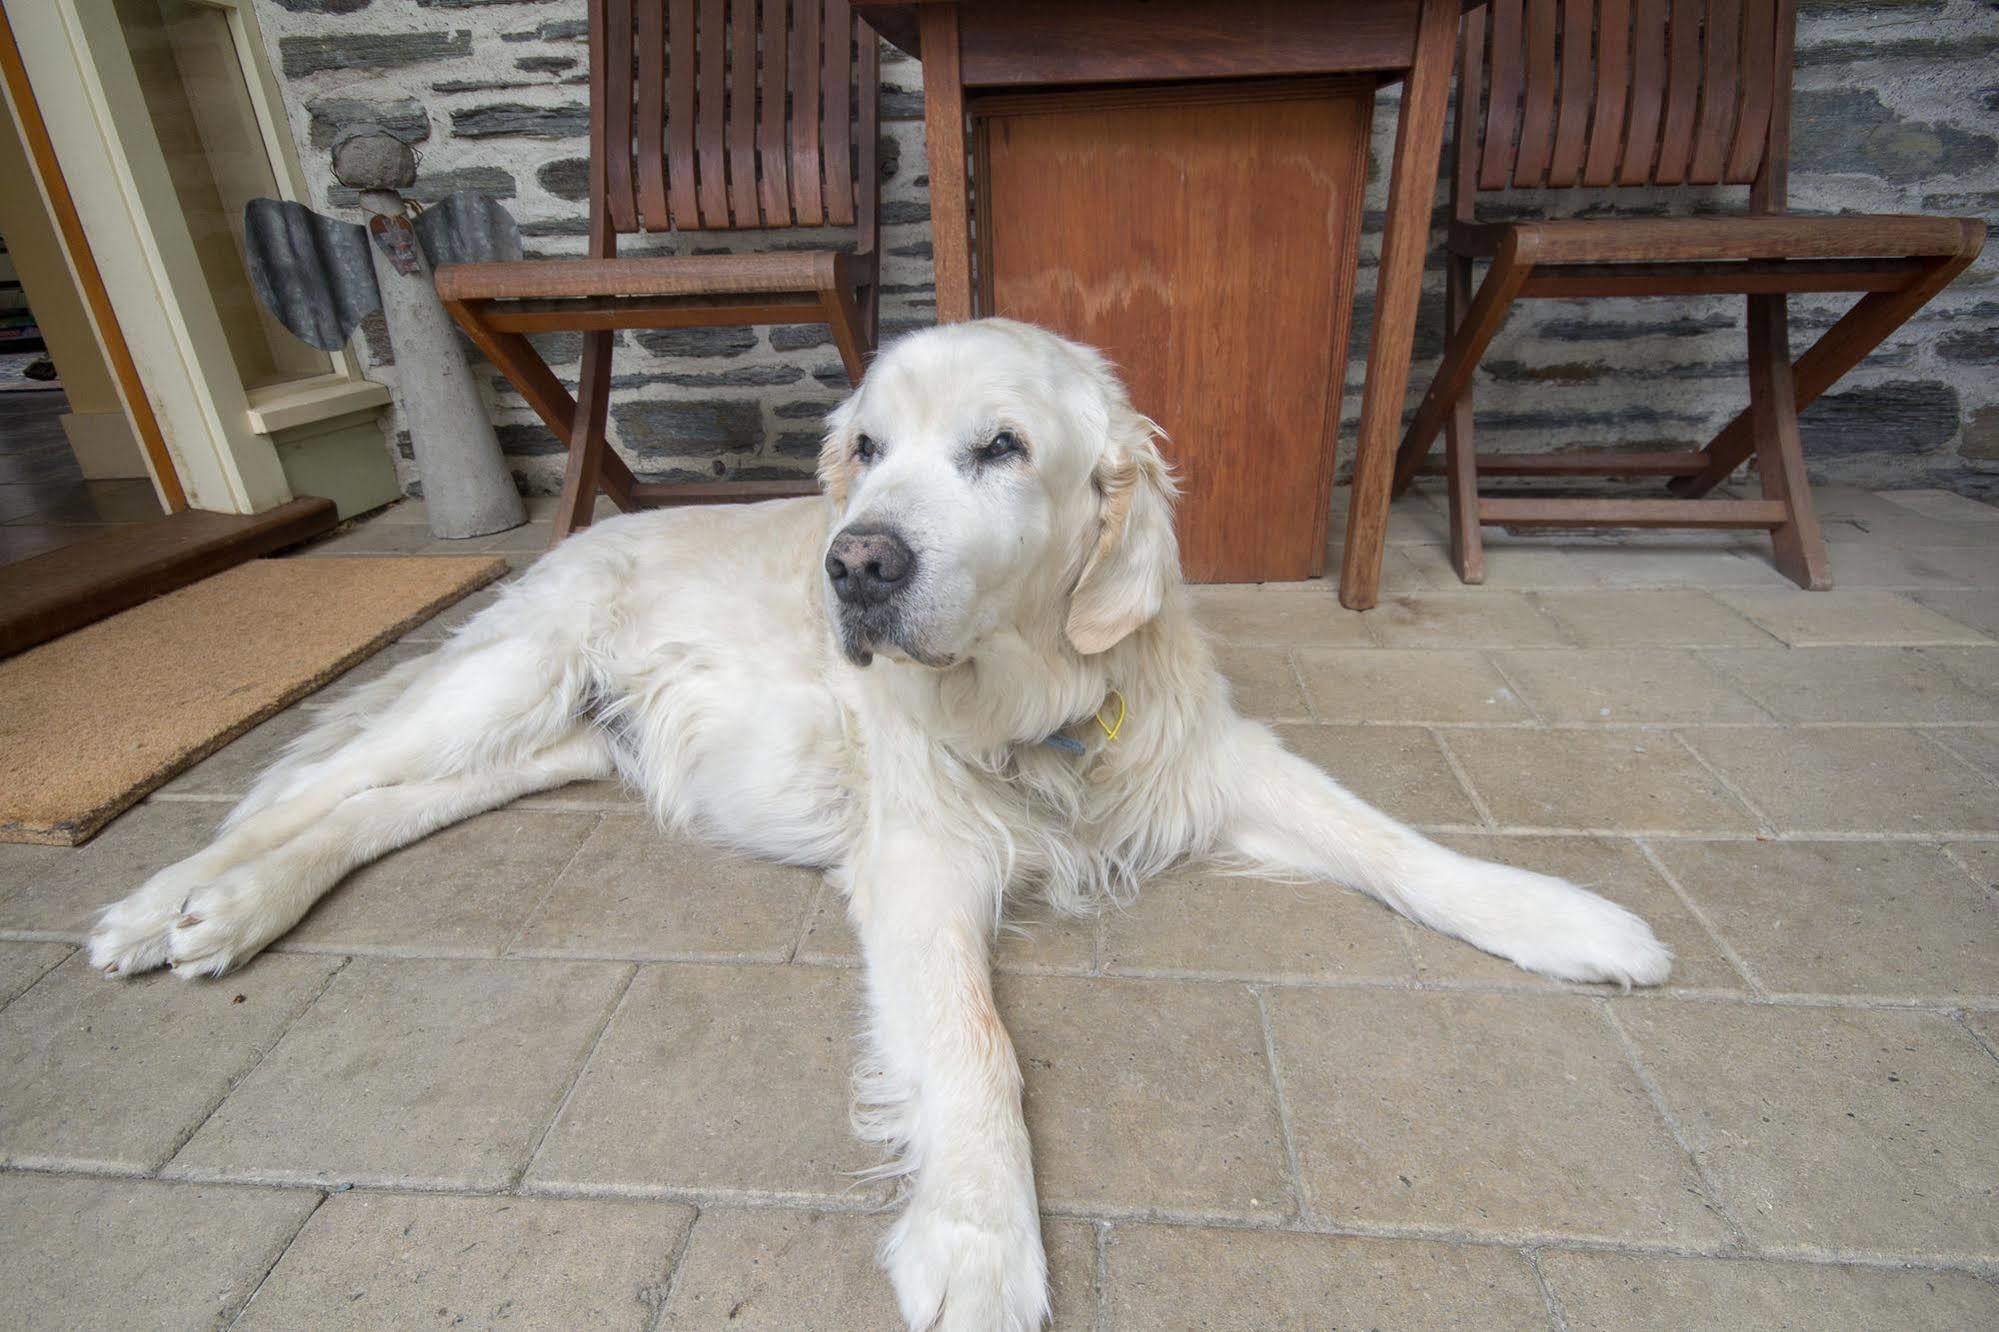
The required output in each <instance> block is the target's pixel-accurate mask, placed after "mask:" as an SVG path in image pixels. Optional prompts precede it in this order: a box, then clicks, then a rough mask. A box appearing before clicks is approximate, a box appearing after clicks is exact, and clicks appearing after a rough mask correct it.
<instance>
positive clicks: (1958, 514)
mask: <svg viewBox="0 0 1999 1332" xmlns="http://www.w3.org/2000/svg"><path fill="white" fill-rule="evenodd" d="M1880 498H1881V499H1883V500H1885V501H1887V502H1888V503H1890V504H1893V505H1895V506H1896V507H1898V508H1903V509H1908V510H1910V511H1911V512H1913V513H1916V514H1918V515H1920V516H1922V517H1924V518H1934V519H1936V520H1937V521H1939V522H1950V523H1999V508H1995V507H1994V506H1992V505H1990V504H1986V503H1984V502H1983V501H1980V500H1975V499H1973V498H1971V496H1969V495H1960V494H1958V493H1957V492H1956V491H1953V490H1936V489H1920V490H1884V491H1881V492H1880Z"/></svg>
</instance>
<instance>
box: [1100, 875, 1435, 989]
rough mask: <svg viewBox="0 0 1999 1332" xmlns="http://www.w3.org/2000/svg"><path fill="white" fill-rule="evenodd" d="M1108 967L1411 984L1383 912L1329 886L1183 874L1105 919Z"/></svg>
mask: <svg viewBox="0 0 1999 1332" xmlns="http://www.w3.org/2000/svg"><path fill="white" fill-rule="evenodd" d="M1104 970H1105V971H1113V972H1123V973H1126V974H1130V975H1159V976H1203V977H1233V978H1237V979H1243V980H1277V979H1290V980H1327V979H1341V980H1355V979H1363V978H1366V979H1382V980H1394V981H1406V980H1409V979H1410V978H1411V972H1410V967H1409V954H1408V952H1407V951H1406V950H1405V949H1404V948H1403V946H1402V941H1401V939H1400V937H1399V936H1398V933H1397V930H1396V927H1395V917H1394V915H1393V913H1391V912H1390V911H1389V910H1388V909H1387V908H1386V907H1383V906H1382V905H1381V904H1380V903H1378V902H1375V901H1372V900H1371V899H1369V898H1366V897H1363V896H1361V895H1360V894H1359V893H1357V892H1353V891H1350V890H1349V889H1346V888H1342V887H1340V886H1339V885H1338V884H1331V883H1272V882H1270V881H1268V880H1264V879H1250V878H1240V877H1236V876H1233V875H1228V874H1223V873H1220V872H1218V871H1205V870H1200V869H1185V870H1180V871H1178V872H1176V873H1173V874H1169V875H1167V876H1165V877H1163V878H1160V879H1155V880H1153V881H1152V882H1150V883H1148V884H1146V885H1145V886H1144V888H1143V889H1141V890H1140V892H1139V894H1138V899H1137V900H1136V901H1135V902H1133V903H1131V904H1130V905H1129V906H1125V907H1113V908H1111V909H1110V910H1108V911H1107V912H1106V913H1105V916H1104Z"/></svg>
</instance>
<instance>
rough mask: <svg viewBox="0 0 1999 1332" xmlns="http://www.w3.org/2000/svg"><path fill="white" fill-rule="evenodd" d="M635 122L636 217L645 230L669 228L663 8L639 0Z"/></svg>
mask: <svg viewBox="0 0 1999 1332" xmlns="http://www.w3.org/2000/svg"><path fill="white" fill-rule="evenodd" d="M638 41H639V81H638V104H637V110H635V111H634V112H633V116H634V118H635V119H636V120H637V121H638V125H637V129H638V157H639V214H640V216H642V217H644V218H645V224H646V227H647V229H649V230H652V231H665V230H666V229H667V228H668V227H669V226H671V225H672V216H671V214H670V213H668V211H667V207H666V4H665V0H640V5H639V37H638Z"/></svg>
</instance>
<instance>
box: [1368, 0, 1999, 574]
mask: <svg viewBox="0 0 1999 1332" xmlns="http://www.w3.org/2000/svg"><path fill="white" fill-rule="evenodd" d="M1794 5H1795V0H1490V2H1489V3H1488V4H1485V5H1481V6H1478V7H1477V8H1474V9H1472V10H1471V11H1469V12H1468V13H1467V14H1466V15H1465V17H1464V19H1463V21H1462V23H1461V25H1460V30H1459V31H1460V36H1461V39H1462V48H1461V51H1460V57H1459V85H1458V103H1457V131H1456V134H1455V142H1454V144H1453V145H1452V155H1453V159H1454V160H1453V165H1452V168H1451V219H1452V220H1451V225H1450V233H1449V240H1448V242H1447V249H1448V259H1447V265H1448V266H1447V271H1446V287H1445V297H1446V301H1445V304H1446V313H1445V317H1446V321H1447V324H1448V328H1449V331H1450V339H1449V343H1448V346H1447V347H1446V349H1445V352H1444V358H1443V363H1442V364H1441V365H1440V366H1439V367H1438V370H1437V376H1436V379H1435V380H1434V381H1432V383H1431V384H1430V388H1429V391H1428V393H1427V394H1425V396H1424V398H1423V401H1422V405H1421V406H1420V407H1419V408H1418V409H1417V412H1416V417H1415V420H1414V421H1413V422H1412V423H1411V425H1410V427H1409V430H1408V433H1407V434H1406V435H1404V436H1403V440H1402V446H1401V450H1400V452H1399V454H1398V456H1397V458H1396V473H1395V479H1396V488H1397V490H1398V491H1399V490H1401V489H1402V488H1404V487H1406V486H1407V485H1408V484H1409V482H1410V479H1411V478H1412V477H1414V476H1415V475H1416V474H1417V471H1418V469H1419V467H1420V466H1421V465H1423V463H1424V457H1425V455H1426V454H1427V453H1428V452H1429V448H1430V445H1431V443H1432V441H1434V440H1435V438H1436V436H1437V432H1438V430H1439V428H1440V427H1441V428H1442V430H1443V431H1444V434H1445V435H1446V437H1447V441H1448V443H1447V447H1446V450H1445V453H1446V462H1445V466H1444V468H1443V471H1444V473H1445V474H1446V475H1447V476H1448V478H1449V481H1448V484H1449V489H1450V499H1451V561H1452V563H1453V564H1454V565H1455V566H1456V567H1457V571H1458V576H1459V577H1460V578H1462V579H1463V580H1464V581H1465V582H1467V583H1476V582H1480V581H1482V579H1483V577H1484V568H1483V557H1482V555H1481V553H1480V538H1479V527H1480V525H1481V524H1485V523H1491V524H1504V525H1506V526H1511V527H1709V528H1761V529H1764V530H1767V531H1768V532H1769V533H1770V535H1771V540H1772V544H1773V546H1774V548H1775V552H1776V563H1777V567H1778V568H1780V569H1781V570H1783V572H1784V573H1785V574H1786V575H1787V576H1789V577H1790V578H1791V579H1793V580H1794V581H1796V582H1797V583H1798V584H1799V585H1801V586H1803V587H1808V588H1825V587H1829V586H1831V581H1832V580H1831V576H1830V574H1829V572H1828V570H1827V567H1826V556H1825V545H1824V542H1823V541H1821V539H1820V537H1819V529H1818V520H1817V519H1816V517H1815V516H1814V515H1813V512H1812V506H1811V495H1810V491H1809V488H1808V485H1807V482H1806V477H1805V464H1804V457H1803V452H1802V449H1801V447H1800V444H1799V440H1798V411H1799V409H1801V408H1803V407H1804V406H1805V405H1807V404H1808V403H1810V402H1812V401H1813V400H1814V399H1816V398H1817V397H1818V396H1819V395H1820V394H1821V393H1824V392H1825V391H1826V389H1827V388H1829V387H1831V386H1832V384H1834V383H1835V382H1836V381H1837V380H1838V379H1839V377H1840V376H1841V375H1843V374H1845V373H1846V372H1847V371H1848V370H1850V369H1852V368H1853V367H1854V366H1855V365H1857V364H1858V363H1859V362H1860V361H1861V359H1862V358H1863V357H1865V356H1866V355H1867V354H1868V353H1869V352H1870V351H1872V350H1873V349H1874V348H1875V347H1876V346H1878V345H1879V344H1880V342H1881V340H1882V339H1883V338H1885V337H1887V336H1888V335H1889V334H1890V333H1892V332H1893V331H1894V330H1895V329H1897V328H1899V327H1900V326H1901V325H1902V323H1903V322H1904V321H1905V320H1907V319H1908V318H1909V316H1911V315H1913V314H1914V313H1915V312H1916V311H1917V310H1920V309H1921V308H1922V307H1923V306H1924V305H1925V304H1926V303H1927V302H1928V301H1929V299H1930V298H1931V297H1932V296H1934V295H1936V294H1937V293H1938V292H1939V291H1941V290H1943V288H1944V287H1945V286H1946V285H1947V284H1948V283H1949V282H1950V281H1951V279H1952V278H1954V277H1956V276H1957V275H1958V274H1959V273H1960V272H1962V271H1963V270H1964V268H1965V266H1966V265H1967V264H1969V263H1970V262H1971V261H1972V260H1973V259H1974V258H1975V257H1976V256H1977V254H1978V250H1979V247H1980V246H1981V245H1982V244H1983V243H1984V239H1985V227H1984V224H1983V223H1981V222H1979V221H1977V220H1975V219H1970V218H1962V219H1960V218H1930V217H1896V216H1840V217H1797V216H1791V215H1788V214H1786V212H1785V191H1786V186H1785V174H1786V166H1787V160H1786V159H1787V156H1788V154H1789V150H1790V106H1791V59H1792V43H1793V37H1794V33H1795V29H1796V22H1797V16H1796V12H1795V8H1794ZM1672 185H1708V186H1712V185H1747V186H1748V187H1749V201H1748V211H1747V212H1746V213H1744V214H1740V215H1735V216H1723V217H1711V216H1703V217H1685V218H1604V219H1592V220H1587V221H1573V220H1565V221H1525V222H1502V223H1486V224H1482V223H1480V222H1478V221H1477V220H1476V218H1475V216H1474V201H1475V199H1476V196H1477V194H1478V193H1479V192H1480V191H1490V190H1500V189H1507V188H1530V189H1541V188H1549V189H1556V188H1568V187H1573V186H1589V187H1593V188H1599V189H1609V188H1614V187H1621V186H1672ZM1479 259H1485V260H1489V261H1490V263H1491V267H1490V269H1489V270H1488V272H1487V274H1486V278H1485V281H1484V282H1483V283H1482V284H1481V285H1480V286H1479V288H1478V291H1477V294H1476V295H1473V294H1472V265H1473V263H1474V261H1476V260H1479ZM1806 291H1809V292H1823V291H1849V292H1854V293H1856V294H1858V295H1859V300H1858V301H1857V302H1856V303H1855V305H1854V306H1853V307H1852V309H1850V310H1849V311H1848V312H1847V313H1846V315H1845V316H1844V317H1843V318H1841V319H1840V320H1839V321H1838V322H1837V323H1835V324H1834V325H1833V326H1832V327H1831V328H1830V329H1828V330H1827V331H1826V333H1825V334H1824V335H1823V336H1821V337H1820V338H1819V340H1818V341H1817V342H1816V343H1814V344H1813V346H1812V348H1811V350H1809V351H1807V352H1806V353H1805V354H1804V355H1803V356H1801V357H1800V358H1799V359H1798V361H1797V363H1796V364H1795V365H1793V364H1792V362H1791V356H1790V334H1789V326H1788V323H1787V307H1786V301H1787V297H1788V294H1789V293H1791V292H1806ZM1717 293H1720V294H1741V295H1743V296H1745V297H1747V303H1748V351H1749V358H1748V359H1749V406H1748V407H1747V408H1746V409H1745V410H1744V411H1743V412H1742V413H1741V414H1740V415H1738V416H1737V417H1736V418H1735V419H1734V420H1733V421H1731V422H1730V423H1729V424H1728V426H1727V427H1726V428H1725V429H1723V430H1722V432H1721V433H1720V434H1718V435H1716V436H1715V437H1714V439H1712V440H1711V441H1709V442H1708V444H1707V445H1706V447H1704V448H1702V449H1699V450H1690V451H1683V452H1649V453H1613V452H1603V451H1597V452H1584V453H1570V454H1492V453H1478V452H1476V451H1475V450H1474V449H1473V447H1472V408H1471V382H1472V372H1473V371H1474V370H1475V369H1476V368H1477V366H1478V362H1479V358H1480V357H1481V356H1483V355H1484V353H1485V350H1486V347H1487V346H1488V345H1489V344H1490V343H1491V341H1492V337H1493V334H1494V333H1496V332H1497V331H1498V330H1499V326H1500V324H1501V323H1502V322H1503V321H1504V319H1505V317H1506V312H1507V310H1508V308H1509V307H1510V306H1511V305H1512V303H1513V302H1514V301H1516V300H1519V299H1521V298H1525V297H1573V296H1664V295H1694V294H1700V295H1710V294H1717ZM1752 453H1753V454H1754V455H1755V456H1756V460H1757V469H1758V479H1759V481H1760V483H1761V486H1762V498H1760V499H1700V498H1698V497H1699V496H1701V495H1704V494H1706V493H1707V492H1708V491H1709V490H1711V489H1713V488H1714V487H1715V486H1716V485H1717V484H1719V483H1720V482H1722V481H1724V480H1726V479H1727V478H1728V476H1729V475H1730V474H1731V473H1732V472H1734V470H1735V469H1736V467H1737V466H1739V465H1740V464H1741V463H1742V462H1743V461H1744V460H1745V459H1747V458H1748V457H1749V456H1750V455H1751V454H1752ZM1432 470H1433V469H1432ZM1480 473H1484V474H1486V475H1489V476H1508V477H1520V476H1545V477H1577V476H1627V477H1628V476H1658V477H1667V478H1671V480H1670V481H1669V483H1668V485H1669V489H1670V490H1671V491H1672V493H1673V494H1674V495H1676V496H1678V498H1674V499H1632V500H1616V499H1586V498H1577V497H1569V498H1527V497H1519V496H1511V497H1509V496H1500V495H1481V494H1480V493H1479V489H1478V478H1479V474H1480Z"/></svg>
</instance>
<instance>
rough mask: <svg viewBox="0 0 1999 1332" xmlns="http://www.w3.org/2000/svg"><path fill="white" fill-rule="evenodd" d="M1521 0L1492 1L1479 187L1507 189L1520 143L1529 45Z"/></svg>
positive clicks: (1483, 188)
mask: <svg viewBox="0 0 1999 1332" xmlns="http://www.w3.org/2000/svg"><path fill="white" fill-rule="evenodd" d="M1520 5H1521V0H1492V5H1491V9H1492V52H1491V54H1490V56H1488V57H1487V60H1486V68H1487V69H1488V70H1490V71H1491V73H1492V78H1491V80H1490V82H1491V91H1490V92H1488V93H1487V94H1486V101H1485V138H1484V140H1483V141H1482V143H1481V144H1480V148H1479V167H1478V187H1479V188H1480V189H1482V190H1499V189H1504V188H1506V186H1507V185H1509V184H1510V183H1512V180H1513V161H1514V156H1515V153H1516V152H1517V150H1518V147H1519V143H1520V133H1519V126H1520V86H1521V82H1522V80H1523V78H1524V77H1525V74H1526V53H1527V48H1526V45H1525V43H1524V41H1523V40H1522V37H1521V31H1520V29H1521V23H1520Z"/></svg>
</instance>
